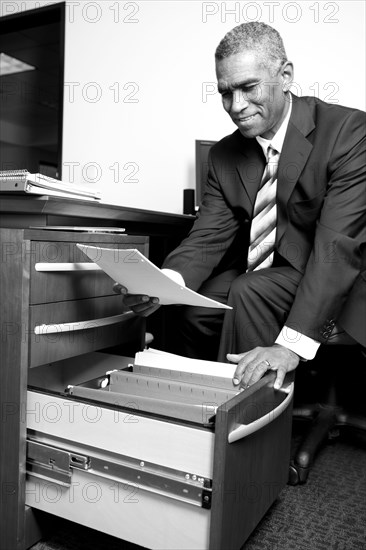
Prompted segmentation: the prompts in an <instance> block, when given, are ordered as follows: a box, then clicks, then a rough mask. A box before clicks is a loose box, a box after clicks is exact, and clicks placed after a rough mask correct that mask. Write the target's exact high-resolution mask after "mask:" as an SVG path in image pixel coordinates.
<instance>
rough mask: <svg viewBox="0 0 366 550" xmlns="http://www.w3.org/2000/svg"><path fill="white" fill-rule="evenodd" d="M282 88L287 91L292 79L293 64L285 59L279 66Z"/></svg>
mask: <svg viewBox="0 0 366 550" xmlns="http://www.w3.org/2000/svg"><path fill="white" fill-rule="evenodd" d="M281 78H282V82H283V84H282V89H283V91H284V92H288V91H289V89H290V86H291V83H292V81H293V79H294V66H293V64H292V62H291V61H285V63H284V64H283V65H282V67H281Z"/></svg>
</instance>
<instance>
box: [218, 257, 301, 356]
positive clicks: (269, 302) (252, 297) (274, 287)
mask: <svg viewBox="0 0 366 550" xmlns="http://www.w3.org/2000/svg"><path fill="white" fill-rule="evenodd" d="M301 278H302V274H301V273H299V272H298V271H296V270H295V269H293V268H292V267H288V266H281V267H270V268H267V269H261V270H258V271H253V272H250V273H243V274H242V275H239V276H238V277H237V278H236V279H235V280H234V281H233V282H232V284H231V287H230V292H229V296H228V305H231V306H232V307H233V309H232V310H230V311H226V313H225V318H224V323H223V327H222V333H221V341H220V347H219V352H218V361H225V360H226V354H227V353H242V352H245V351H249V350H251V349H253V348H255V347H256V346H270V345H272V344H273V343H274V341H275V339H276V338H277V336H278V334H279V332H280V330H281V329H282V327H283V325H284V324H285V321H286V318H287V316H288V313H289V311H290V308H291V306H292V303H293V300H294V297H295V294H296V291H297V287H298V285H299V283H300V280H301Z"/></svg>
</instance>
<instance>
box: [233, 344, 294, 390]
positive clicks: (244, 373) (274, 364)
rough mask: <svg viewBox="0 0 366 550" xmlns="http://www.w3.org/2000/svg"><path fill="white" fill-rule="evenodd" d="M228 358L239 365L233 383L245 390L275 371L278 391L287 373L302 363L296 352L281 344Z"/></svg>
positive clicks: (258, 348)
mask: <svg viewBox="0 0 366 550" xmlns="http://www.w3.org/2000/svg"><path fill="white" fill-rule="evenodd" d="M226 357H227V359H228V360H229V361H230V362H231V363H238V366H237V368H236V371H235V374H234V377H233V383H234V385H235V386H240V387H241V388H244V389H245V388H247V387H248V386H252V385H253V384H254V383H255V382H258V380H259V379H260V378H262V376H263V375H264V374H265V372H266V371H267V370H275V371H277V376H276V380H275V383H274V388H275V390H278V389H279V388H280V387H281V386H282V384H283V381H284V378H285V376H286V373H287V372H289V371H292V370H294V369H296V367H297V365H298V364H299V362H300V357H299V356H298V355H297V354H296V353H295V352H293V351H291V350H290V349H288V348H285V347H284V346H281V345H279V344H274V345H273V346H270V347H268V348H262V347H257V348H254V349H252V350H250V351H247V352H245V353H238V354H234V353H228V354H227V356H226Z"/></svg>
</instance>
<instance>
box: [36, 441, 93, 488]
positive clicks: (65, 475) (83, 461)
mask: <svg viewBox="0 0 366 550" xmlns="http://www.w3.org/2000/svg"><path fill="white" fill-rule="evenodd" d="M71 468H79V469H82V470H87V469H88V468H89V458H88V457H87V456H83V455H79V454H77V453H71V452H68V451H64V450H63V449H57V448H56V447H50V446H48V445H43V444H42V443H37V442H36V441H30V440H28V441H27V472H28V473H29V474H32V475H34V476H37V477H42V478H44V479H51V480H52V481H56V482H57V483H59V484H60V485H66V486H70V485H71V476H72V470H71Z"/></svg>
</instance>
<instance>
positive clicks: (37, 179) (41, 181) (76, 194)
mask: <svg viewBox="0 0 366 550" xmlns="http://www.w3.org/2000/svg"><path fill="white" fill-rule="evenodd" d="M0 192H1V193H15V194H17V193H26V194H30V195H49V196H52V197H63V198H72V199H81V200H100V198H101V193H100V192H99V191H95V190H94V191H91V190H90V189H86V188H85V187H82V186H77V185H74V184H72V183H65V182H63V181H61V180H58V179H55V178H50V177H49V176H45V175H43V174H31V173H30V172H28V170H3V171H0Z"/></svg>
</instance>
